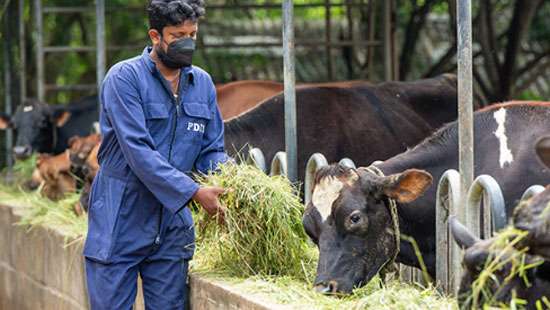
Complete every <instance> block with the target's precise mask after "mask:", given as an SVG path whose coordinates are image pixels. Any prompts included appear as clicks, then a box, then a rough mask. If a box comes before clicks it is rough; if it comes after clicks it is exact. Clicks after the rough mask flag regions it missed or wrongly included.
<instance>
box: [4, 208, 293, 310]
mask: <svg viewBox="0 0 550 310" xmlns="http://www.w3.org/2000/svg"><path fill="white" fill-rule="evenodd" d="M20 219H21V217H20V216H19V215H18V213H17V208H16V207H12V206H7V205H2V204H0V309H21V310H25V309H56V310H65V309H89V305H88V297H87V294H86V282H85V275H84V258H83V256H82V242H75V243H74V244H72V245H70V246H64V245H65V244H67V240H66V237H65V236H63V235H62V234H61V233H59V232H56V231H53V230H50V229H46V228H43V227H34V228H32V229H31V230H29V229H28V227H24V226H20V225H17V223H18V222H19V221H20ZM190 286H191V309H201V310H203V309H221V310H223V309H228V310H229V309H231V310H234V309H251V310H256V309H258V310H265V309H285V308H288V307H285V306H281V305H275V304H269V303H266V302H265V301H263V300H261V299H260V298H259V297H255V296H253V295H249V294H244V293H243V292H239V291H237V290H235V289H234V288H232V286H231V285H230V284H228V283H223V282H222V281H218V280H211V279H207V278H205V277H202V276H199V275H196V274H191V276H190ZM141 296H142V295H141V290H140V292H139V293H138V297H137V300H136V305H135V306H134V309H144V307H143V298H142V297H141Z"/></svg>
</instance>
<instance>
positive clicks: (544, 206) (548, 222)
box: [513, 185, 550, 261]
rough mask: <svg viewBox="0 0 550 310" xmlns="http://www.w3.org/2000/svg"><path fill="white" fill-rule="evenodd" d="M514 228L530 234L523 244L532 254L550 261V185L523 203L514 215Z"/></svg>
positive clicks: (515, 210)
mask: <svg viewBox="0 0 550 310" xmlns="http://www.w3.org/2000/svg"><path fill="white" fill-rule="evenodd" d="M513 222H514V226H515V227H516V228H518V229H521V230H524V231H527V232H528V235H527V237H526V238H525V240H524V242H523V243H522V245H523V246H525V247H527V248H529V252H530V253H531V254H535V255H540V256H542V257H544V258H545V259H547V260H548V261H550V185H549V186H547V187H546V189H545V190H544V191H543V192H541V193H540V194H538V195H536V196H534V197H532V198H531V199H529V200H527V201H522V202H521V203H520V204H519V205H518V206H517V207H516V208H515V209H514V215H513Z"/></svg>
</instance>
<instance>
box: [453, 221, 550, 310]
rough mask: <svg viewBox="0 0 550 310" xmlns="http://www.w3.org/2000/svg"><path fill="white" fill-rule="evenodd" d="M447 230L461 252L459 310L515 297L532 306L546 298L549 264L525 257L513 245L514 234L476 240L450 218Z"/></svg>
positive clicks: (549, 276) (549, 282)
mask: <svg viewBox="0 0 550 310" xmlns="http://www.w3.org/2000/svg"><path fill="white" fill-rule="evenodd" d="M449 226H450V228H451V233H452V235H453V237H454V239H455V241H456V242H457V244H458V245H459V246H460V247H461V248H463V249H464V250H465V251H464V258H463V260H462V264H463V266H464V273H463V275H462V279H461V282H460V288H459V302H460V304H461V308H464V309H470V308H481V307H482V306H483V304H484V303H486V302H491V303H509V302H510V301H511V300H512V299H513V298H515V297H516V298H520V299H524V300H526V301H527V302H528V303H529V305H532V304H534V303H535V302H536V300H538V299H540V298H541V297H542V296H548V294H550V262H549V261H544V260H542V259H541V258H540V257H539V256H535V255H530V254H526V253H525V252H524V251H525V248H524V247H522V246H521V244H520V243H517V240H519V238H521V237H519V235H518V234H516V233H514V232H513V231H510V232H508V233H506V236H505V238H502V236H500V237H494V238H491V239H488V240H480V239H478V238H476V237H475V236H473V235H472V233H470V232H469V231H468V230H467V228H466V227H464V226H463V225H462V224H461V223H460V222H458V221H457V220H456V219H455V218H454V217H451V218H450V219H449ZM516 238H518V239H516ZM512 244H515V247H514V246H512ZM520 250H521V251H520ZM520 266H521V267H520Z"/></svg>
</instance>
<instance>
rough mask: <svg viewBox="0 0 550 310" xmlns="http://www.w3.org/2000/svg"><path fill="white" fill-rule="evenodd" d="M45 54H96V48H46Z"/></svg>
mask: <svg viewBox="0 0 550 310" xmlns="http://www.w3.org/2000/svg"><path fill="white" fill-rule="evenodd" d="M42 50H43V51H44V53H67V52H94V51H95V50H96V48H95V47H94V46H44V47H43V49H42Z"/></svg>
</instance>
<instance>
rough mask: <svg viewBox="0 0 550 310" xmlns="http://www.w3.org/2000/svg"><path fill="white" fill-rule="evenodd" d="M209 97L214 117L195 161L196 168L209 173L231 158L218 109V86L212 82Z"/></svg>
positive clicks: (205, 132) (209, 104)
mask: <svg viewBox="0 0 550 310" xmlns="http://www.w3.org/2000/svg"><path fill="white" fill-rule="evenodd" d="M208 98H209V102H208V106H209V107H210V109H211V110H212V111H213V117H212V119H211V120H210V121H209V122H208V125H207V126H206V129H205V131H204V140H203V143H202V148H201V152H200V154H199V157H198V158H197V161H196V162H195V169H196V170H197V171H199V172H201V173H207V172H208V171H210V170H214V169H216V167H217V166H218V164H219V163H223V162H226V161H227V160H229V157H228V156H227V154H226V153H225V150H224V137H223V134H224V129H223V119H222V116H221V113H220V110H219V109H218V103H217V100H216V88H215V87H214V83H212V82H211V85H210V87H209V96H208Z"/></svg>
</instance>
